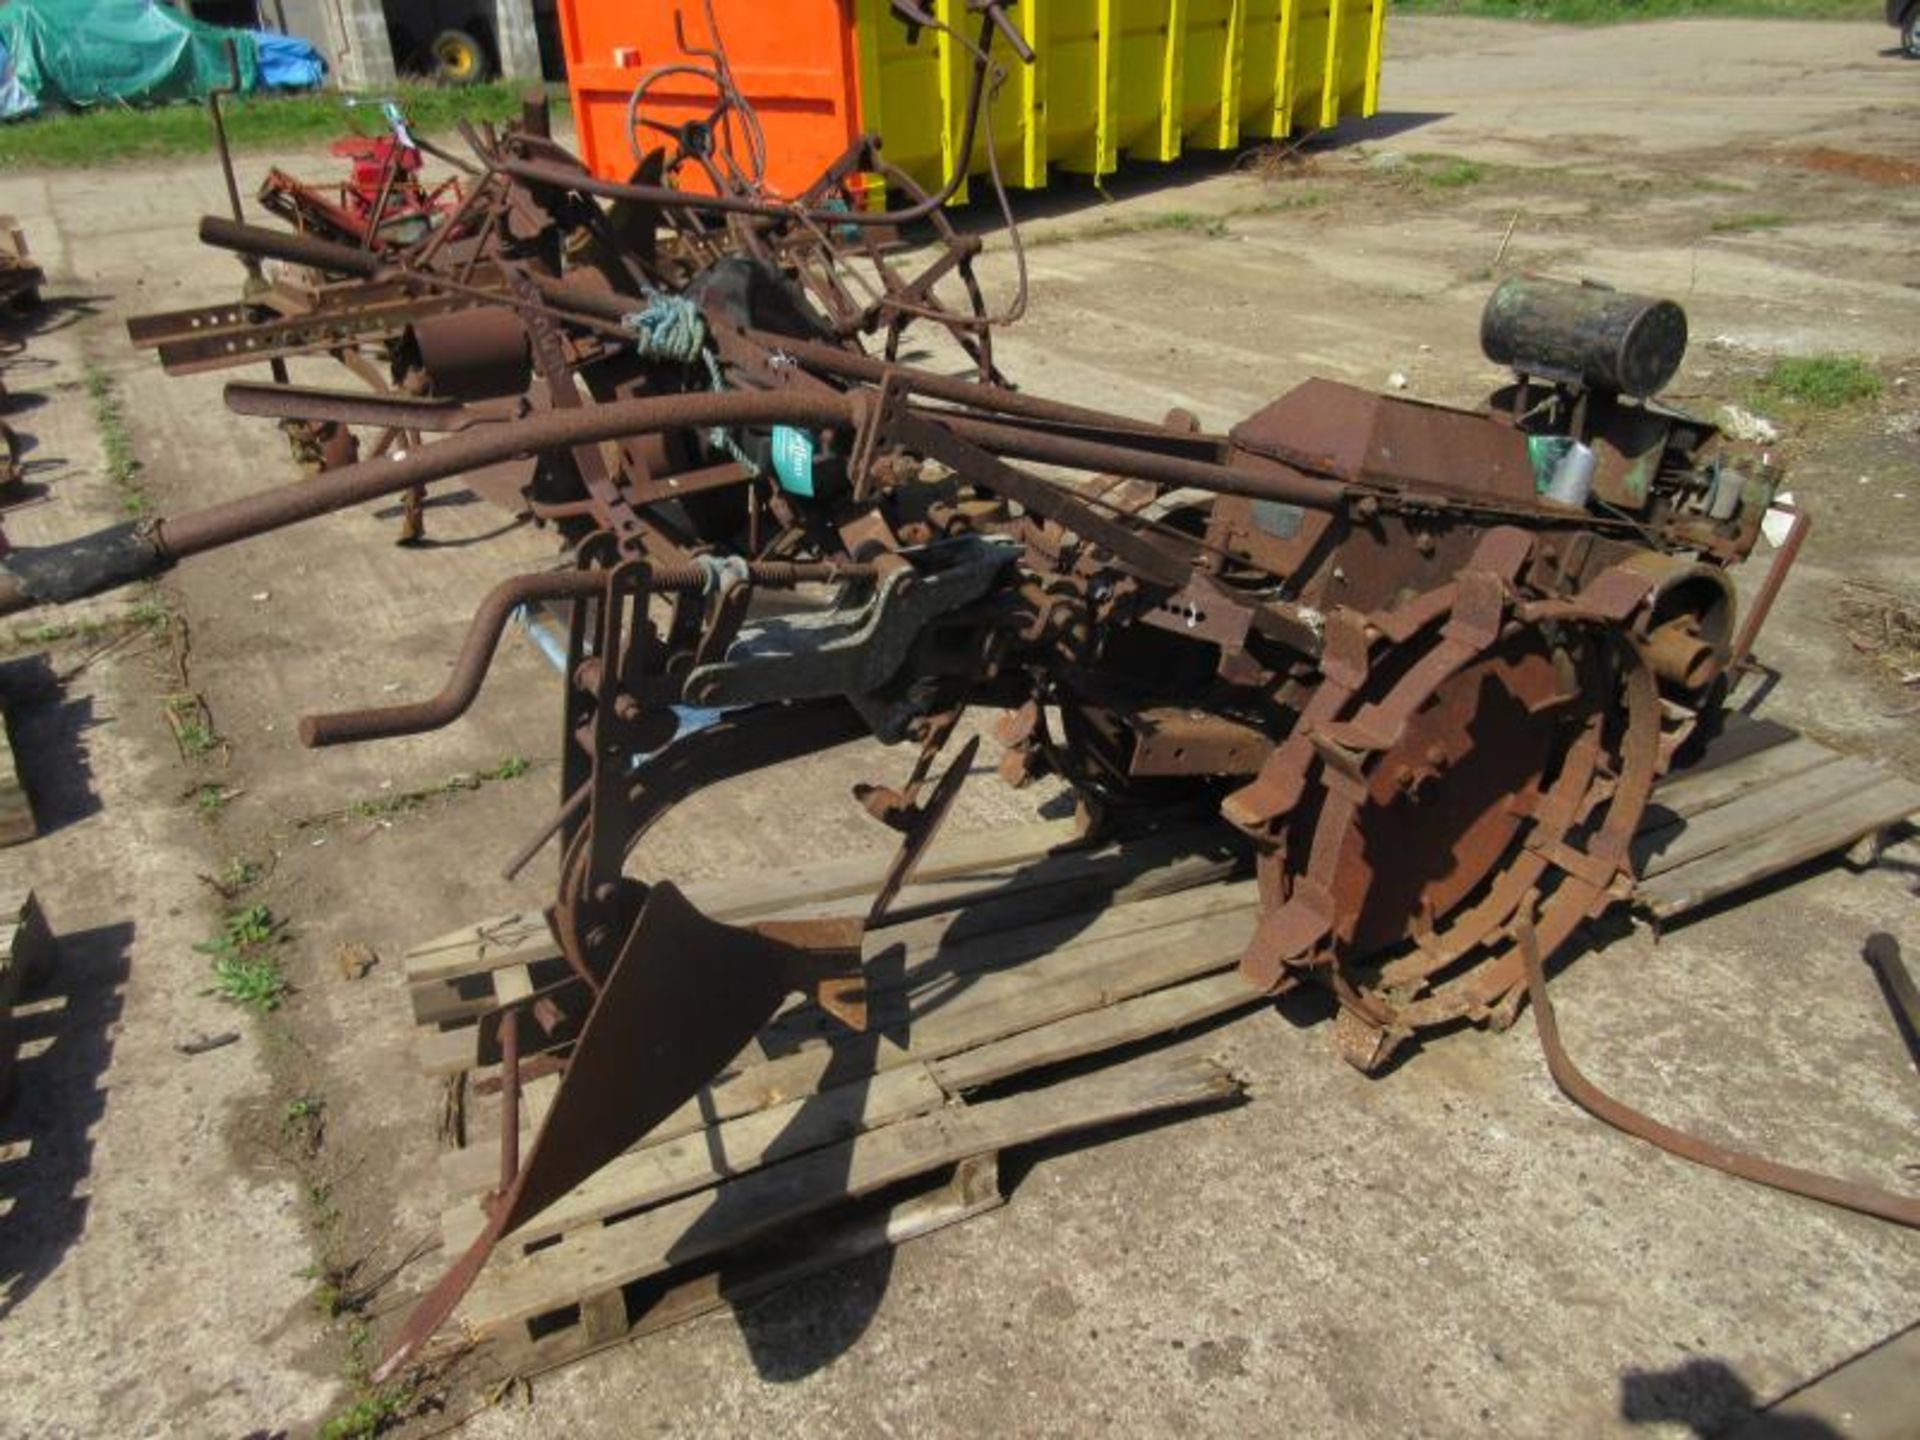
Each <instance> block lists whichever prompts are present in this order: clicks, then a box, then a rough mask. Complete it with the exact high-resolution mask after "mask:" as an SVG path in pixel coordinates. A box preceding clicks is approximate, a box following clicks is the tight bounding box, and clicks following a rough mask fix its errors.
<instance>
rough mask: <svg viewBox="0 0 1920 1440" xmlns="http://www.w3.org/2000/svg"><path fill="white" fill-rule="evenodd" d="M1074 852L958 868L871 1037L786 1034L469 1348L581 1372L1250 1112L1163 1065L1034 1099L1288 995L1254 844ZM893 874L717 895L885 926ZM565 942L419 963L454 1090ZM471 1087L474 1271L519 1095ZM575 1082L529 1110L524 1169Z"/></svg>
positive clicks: (564, 1204)
mask: <svg viewBox="0 0 1920 1440" xmlns="http://www.w3.org/2000/svg"><path fill="white" fill-rule="evenodd" d="M1072 839H1073V836H1072V830H1071V827H1070V826H1068V825H1066V824H1064V823H1060V824H1054V823H1048V824H1039V825H1034V826H1029V827H1017V828H1014V829H1012V830H1003V831H1000V832H997V833H996V834H994V835H992V836H986V837H976V838H972V839H965V838H962V839H957V840H954V841H952V842H949V843H945V844H942V845H940V846H937V847H936V849H935V850H934V852H933V853H932V854H931V855H930V856H929V857H928V861H927V863H926V864H925V866H924V867H923V868H922V870H921V872H920V875H919V876H918V878H917V879H916V881H915V883H914V884H913V885H911V886H909V887H908V888H907V889H906V890H904V891H903V892H902V893H901V895H900V897H899V901H898V905H897V908H896V910H895V911H894V912H893V913H892V915H891V917H890V923H889V924H888V925H887V926H886V927H884V928H883V929H881V930H878V931H876V932H874V933H873V934H871V935H870V936H869V938H868V943H867V948H866V960H867V972H868V989H869V1011H870V1025H869V1029H868V1031H867V1032H866V1033H865V1034H862V1035H850V1034H848V1033H847V1032H845V1031H844V1029H842V1028H841V1027H839V1026H838V1025H837V1024H836V1023H835V1022H833V1021H832V1020H830V1019H829V1018H828V1017H826V1016H824V1015H822V1014H821V1013H820V1012H818V1011H817V1010H815V1009H813V1008H812V1007H810V1006H804V1005H796V1006H795V1007H793V1008H792V1009H790V1010H788V1011H787V1012H785V1013H784V1014H782V1015H781V1016H780V1017H778V1018H776V1020H775V1021H774V1023H773V1024H772V1025H771V1026H770V1027H769V1028H768V1029H767V1031H766V1032H764V1033H763V1034H762V1036H761V1037H760V1038H759V1040H758V1041H756V1042H755V1044H754V1045H753V1046H752V1047H750V1048H749V1050H748V1051H747V1052H746V1053H745V1054H744V1055H743V1056H742V1057H741V1058H740V1060H738V1061H737V1062H736V1063H735V1064H734V1065H733V1066H732V1067H730V1068H729V1070H728V1072H727V1073H726V1074H724V1075H723V1076H722V1077H721V1078H720V1079H718V1080H716V1081H714V1082H713V1084H712V1085H710V1086H709V1087H708V1088H707V1089H706V1090H705V1091H703V1092H702V1093H701V1095H699V1096H698V1097H696V1099H695V1100H694V1101H693V1102H691V1103H689V1105H688V1106H686V1107H685V1108H684V1109H683V1110H682V1111H681V1112H680V1113H679V1114H676V1115H674V1116H672V1117H670V1118H669V1119H668V1120H667V1121H665V1122H664V1123H663V1124H661V1125H660V1126H659V1127H658V1128H657V1129H655V1130H654V1131H653V1132H652V1133H651V1134H650V1135H648V1136H647V1137H646V1139H645V1140H644V1141H643V1142H642V1143H641V1144H640V1145H638V1146H636V1147H635V1148H634V1149H632V1150H630V1151H628V1152H627V1153H626V1154H625V1155H622V1156H620V1157H619V1158H618V1159H616V1160H614V1161H613V1162H612V1163H611V1164H609V1165H607V1166H606V1167H604V1168H603V1169H602V1170H601V1171H600V1172H599V1173H597V1174H596V1175H594V1176H593V1177H592V1178H591V1179H590V1180H588V1181H587V1182H586V1183H585V1184H583V1185H581V1186H580V1187H579V1188H577V1189H576V1190H575V1191H574V1192H573V1193H572V1194H570V1195H568V1196H566V1197H565V1198H564V1199H562V1200H561V1201H560V1202H558V1203H557V1204H555V1205H553V1206H552V1207H550V1208H549V1209H548V1210H546V1211H545V1212H543V1213H542V1214H540V1215H538V1216H536V1217H535V1218H534V1219H533V1220H532V1221H531V1222H530V1223H529V1224H527V1225H526V1226H524V1227H522V1228H521V1229H520V1230H518V1231H516V1232H515V1234H514V1235H513V1236H511V1237H510V1239H509V1241H508V1242H507V1243H505V1244H503V1245H502V1247H501V1248H500V1250H499V1251H497V1252H496V1254H495V1257H494V1260H493V1262H492V1263H491V1264H490V1265H489V1266H488V1268H487V1270H486V1271H485V1272H483V1274H482V1276H481V1278H480V1280H479V1282H478V1283H477V1284H476V1285H475V1287H474V1289H473V1291H472V1293H471V1294H470V1295H469V1296H468V1298H467V1301H466V1303H465V1304H464V1305H463V1306H462V1309H461V1312H460V1319H461V1321H462V1323H463V1325H464V1327H465V1329H466V1331H467V1333H468V1334H469V1335H470V1336H472V1337H474V1338H477V1339H480V1340H483V1341H485V1342H486V1343H487V1346H488V1350H489V1351H490V1354H491V1358H492V1359H493V1360H494V1361H495V1362H497V1363H500V1364H502V1365H506V1366H510V1367H511V1368H513V1369H516V1370H520V1371H523V1372H524V1371H526V1370H530V1369H539V1368H543V1367H545V1366H547V1365H551V1364H556V1363H559V1362H560V1361H563V1360H566V1359H569V1358H571V1357H573V1356H575V1355H578V1354H581V1353H583V1352H585V1351H587V1350H590V1349H593V1348H596V1347H598V1346H600V1345H604V1344H607V1343H610V1342H612V1341H615V1340H618V1339H621V1338H624V1337H626V1336H629V1335H632V1334H635V1333H639V1332H642V1331H646V1330H651V1329H656V1328H658V1327H659V1326H661V1325H663V1324H668V1323H673V1322H674V1321H677V1320H680V1319H685V1318H688V1317H689V1316H691V1315H695V1314H699V1313H703V1312H704V1311H706V1310H710V1309H712V1308H714V1307H716V1306H719V1305H724V1304H733V1303H738V1302H739V1300H740V1299H741V1298H742V1297H743V1296H746V1295H751V1294H754V1293H758V1292H759V1291H760V1290H762V1289H765V1288H767V1287H769V1286H771V1285H775V1284H780V1283H785V1282H786V1281H787V1280H790V1279H792V1278H794V1277H795V1276H796V1275H798V1274H803V1273H806V1272H808V1271H811V1270H814V1269H818V1268H821V1267H823V1266H827V1265H831V1264H836V1263H839V1262H840V1261H842V1260H844V1259H846V1258H848V1257H849V1256H851V1255H855V1254H858V1253H861V1252H863V1251H865V1250H870V1249H873V1248H875V1247H878V1246H886V1245H894V1244H898V1243H901V1242H902V1241H904V1240H905V1239H908V1238H910V1237H912V1236H915V1235H920V1234H925V1233H928V1232H929V1231H931V1230H934V1229H937V1228H940V1227H941V1226H944V1225H948V1224H952V1223H954V1222H955V1221H956V1220H961V1219H965V1218H967V1217H968V1216H971V1215H976V1214H979V1213H981V1212H982V1211H983V1210H986V1209H989V1208H992V1207H993V1206H995V1205H997V1204H999V1203H1000V1192H999V1187H998V1182H997V1174H998V1170H997V1158H998V1156H999V1155H1000V1153H1001V1152H1002V1151H1004V1150H1006V1149H1008V1148H1009V1147H1013V1146H1018V1145H1026V1144H1032V1143H1035V1142H1038V1141H1041V1140H1045V1139H1049V1138H1052V1137H1055V1136H1060V1135H1065V1134H1069V1133H1072V1132H1075V1131H1083V1130H1087V1129H1090V1128H1094V1127H1097V1126H1101V1125H1106V1124H1110V1123H1113V1122H1116V1121H1121V1120H1127V1119H1132V1118H1135V1117H1139V1116H1143V1115H1150V1114H1153V1113H1156V1112H1162V1111H1167V1110H1173V1109H1178V1108H1190V1107H1192V1106H1195V1105H1199V1104H1204V1103H1208V1102H1211V1101H1218V1100H1221V1099H1224V1098H1226V1097H1227V1096H1229V1095H1232V1094H1234V1093H1236V1092H1237V1089H1238V1086H1237V1082H1235V1081H1234V1080H1233V1078H1232V1077H1231V1076H1229V1075H1227V1074H1226V1073H1225V1072H1224V1071H1222V1070H1220V1069H1219V1068H1218V1067H1217V1066H1215V1065H1212V1064H1211V1063H1208V1062H1205V1061H1201V1060H1196V1059H1192V1058H1186V1059H1182V1058H1179V1057H1171V1056H1166V1055H1156V1054H1147V1055H1141V1056H1137V1057H1134V1058H1130V1059H1126V1060H1123V1061H1121V1062H1120V1063H1110V1064H1107V1065H1105V1066H1104V1067H1103V1068H1100V1069H1098V1070H1095V1071H1093V1072H1092V1073H1088V1074H1081V1075H1076V1076H1074V1077H1072V1078H1068V1079H1064V1080H1056V1081H1054V1083H1034V1082H1035V1080H1036V1078H1037V1079H1039V1080H1042V1081H1044V1078H1045V1077H1044V1076H1043V1075H1042V1072H1045V1071H1048V1070H1049V1069H1051V1068H1052V1067H1057V1066H1061V1065H1063V1064H1064V1063H1065V1062H1069V1061H1076V1060H1084V1059H1086V1058H1087V1057H1089V1056H1095V1055H1100V1054H1102V1053H1103V1052H1113V1051H1117V1050H1120V1049H1122V1048H1123V1047H1128V1046H1134V1045H1137V1044H1138V1043H1139V1042H1142V1041H1148V1040H1152V1039H1154V1038H1155V1037H1161V1036H1165V1035H1167V1034H1170V1033H1173V1032H1177V1031H1179V1030H1182V1029H1184V1028H1186V1027H1190V1026H1193V1025H1196V1024H1199V1023H1201V1022H1203V1021H1207V1020H1210V1019H1212V1018H1214V1017H1217V1016H1220V1015H1223V1014H1227V1013H1229V1012H1232V1011H1234V1010H1238V1009H1244V1008H1249V1007H1251V1006H1254V1005H1257V1004H1259V1003H1260V1000H1261V997H1260V996H1259V995H1258V994H1257V993H1255V992H1254V991H1252V990H1250V989H1249V988H1248V987H1247V985H1246V984H1245V983H1244V982H1243V981H1242V980H1241V979H1240V978H1239V976H1238V974H1237V973H1236V972H1235V971H1234V969H1233V966H1234V962H1235V960H1236V959H1237V958H1238V954H1239V950H1240V947H1241V946H1242V945H1244V943H1245V940H1246V936H1247V934H1248V932H1249V931H1250V929H1251V922H1252V914H1253V906H1254V904H1255V899H1256V896H1255V887H1254V884H1253V882H1252V881H1251V880H1250V879H1249V878H1247V877H1246V874H1245V869H1246V863H1245V855H1244V853H1243V852H1242V851H1241V850H1240V849H1239V848H1238V847H1237V846H1235V845H1233V844H1232V843H1230V842H1227V841H1224V840H1223V839H1222V838H1221V837H1220V836H1219V835H1218V834H1217V832H1214V831H1211V830H1209V831H1177V832H1170V833H1168V834H1165V835H1160V836H1154V837H1150V838H1148V839H1145V840H1143V841H1139V842H1136V843H1134V844H1132V845H1130V846H1128V847H1127V848H1126V849H1125V850H1124V851H1123V850H1120V849H1118V848H1113V847H1108V848H1102V849H1085V848H1077V847H1072V845H1071V842H1072ZM1063 844H1065V845H1068V846H1069V848H1068V849H1066V850H1064V851H1061V852H1060V853H1057V854H1051V855H1050V854H1049V851H1052V850H1057V849H1058V847H1060V846H1062V845H1063ZM885 860H886V857H884V856H880V857H863V858H861V859H859V860H854V861H846V862H837V863H835V864H830V865H824V866H816V867H810V868H807V869H804V870H798V869H797V870H794V871H792V872H789V873H787V874H784V875H776V876H760V877H755V878H754V880H753V881H752V882H751V883H750V884H742V883H741V882H738V881H736V882H733V883H731V884H722V885H709V886H703V887H699V888H698V889H697V890H692V891H690V892H689V893H690V895H691V896H692V898H693V899H694V900H695V901H696V903H699V904H700V905H701V906H702V908H703V909H705V910H707V912H708V913H709V914H712V915H715V916H716V917H719V918H725V919H730V920H735V921H743V920H750V919H756V918H762V917H764V916H767V915H772V914H795V913H823V912H825V913H830V912H831V911H832V910H834V909H836V908H837V909H840V910H846V911H858V910H863V909H864V908H865V906H866V904H867V903H868V899H869V897H870V895H871V893H872V890H873V888H874V886H875V885H876V884H877V883H878V881H879V878H880V875H881V872H882V870H883V869H884V866H885ZM544 934H545V932H544V927H543V926H540V925H538V924H537V923H536V921H535V919H534V918H532V917H525V916H516V917H509V918H508V919H506V920H503V921H499V922H494V923H491V924H488V925H484V926H474V927H469V928H467V929H465V930H463V931H459V932H456V933H455V934H454V935H451V936H447V937H444V938H443V939H441V940H438V941H434V942H432V943H431V944H429V945H425V946H422V947H420V948H419V949H418V950H416V951H415V952H413V953H412V954H411V955H410V956H409V957H408V959H407V973H408V977H409V981H410V989H411V991H412V994H413V999H414V1005H415V1014H416V1017H417V1018H419V1019H420V1020H421V1022H422V1024H421V1035H422V1040H423V1044H422V1051H421V1053H422V1060H423V1063H425V1064H426V1065H427V1066H428V1068H429V1069H430V1070H433V1071H436V1072H439V1073H447V1072H448V1071H449V1069H450V1068H451V1067H454V1066H456V1065H459V1064H462V1063H465V1057H467V1056H470V1055H471V1050H472V1037H473V1030H472V1017H473V1015H475V1014H477V1013H478V1012H479V1010H480V1009H482V1008H484V1006H485V1005H487V1004H491V1003H495V1002H497V1001H498V1000H499V999H501V998H504V997H507V996H510V995H512V994H514V993H517V992H519V991H520V989H521V987H523V986H532V985H536V984H539V983H542V981H543V980H544V979H545V978H546V977H547V975H548V974H549V973H551V971H550V967H552V966H555V965H557V964H559V963H562V962H558V961H556V960H555V958H554V957H553V953H552V950H551V947H550V944H548V943H546V942H545V941H544ZM456 1057H458V1058H456ZM456 1083H464V1084H465V1086H466V1093H467V1096H468V1100H467V1103H468V1104H469V1105H470V1106H471V1107H472V1108H473V1109H474V1111H475V1112H476V1114H475V1115H474V1116H473V1120H474V1122H475V1123H474V1124H473V1126H472V1129H473V1133H474V1134H475V1135H476V1136H479V1137H485V1138H484V1139H483V1140H482V1142H481V1143H480V1144H477V1145H474V1146H461V1147H458V1148H454V1149H452V1150H449V1151H448V1152H447V1153H446V1154H445V1155H443V1156H442V1178H443V1181H444V1185H445V1194H446V1201H445V1209H444V1214H443V1217H442V1239H443V1244H444V1249H445V1252H446V1253H447V1254H448V1255H449V1256H451V1255H452V1254H454V1253H457V1251H458V1250H459V1249H460V1248H462V1247H464V1246H465V1245H466V1244H467V1243H468V1242H469V1241H470V1240H471V1239H472V1238H473V1236H474V1235H475V1234H476V1233H478V1231H479V1229H480V1228H481V1225H482V1223H483V1220H482V1212H481V1208H480V1200H481V1196H482V1195H483V1194H484V1193H485V1192H486V1191H487V1190H488V1189H489V1188H490V1187H491V1186H493V1185H494V1184H495V1183H496V1181H497V1173H496V1171H497V1165H498V1156H497V1152H496V1150H495V1148H494V1146H495V1139H494V1137H495V1135H496V1125H497V1120H498V1114H497V1093H496V1092H497V1089H498V1085H497V1080H496V1079H495V1077H492V1076H490V1075H489V1074H488V1073H486V1072H469V1073H468V1074H467V1075H466V1076H465V1079H464V1082H456ZM557 1086H558V1080H557V1077H555V1076H552V1075H545V1076H541V1077H539V1078H536V1079H534V1080H531V1081H529V1082H528V1083H527V1084H526V1085H525V1086H524V1087H523V1098H522V1102H521V1123H522V1129H523V1134H522V1148H523V1153H524V1150H525V1146H526V1144H527V1143H528V1142H529V1141H530V1139H531V1135H532V1133H533V1131H534V1130H535V1129H536V1128H537V1127H538V1125H539V1123H540V1121H541V1119H542V1117H543V1116H544V1114H545V1110H546V1107H547V1105H548V1104H550V1103H551V1098H552V1095H553V1093H554V1091H555V1090H556V1089H557ZM481 1111H488V1112H491V1113H486V1114H480V1113H477V1112H481ZM863 1201H864V1202H865V1203H860V1202H863ZM768 1237H776V1239H777V1243H771V1244H766V1245H761V1244H759V1242H762V1241H765V1240H767V1239H768ZM801 1237H804V1238H803V1239H802V1238H801ZM797 1239H798V1240H800V1243H796V1240H797Z"/></svg>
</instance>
